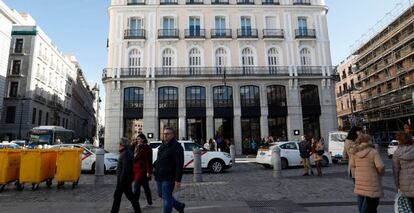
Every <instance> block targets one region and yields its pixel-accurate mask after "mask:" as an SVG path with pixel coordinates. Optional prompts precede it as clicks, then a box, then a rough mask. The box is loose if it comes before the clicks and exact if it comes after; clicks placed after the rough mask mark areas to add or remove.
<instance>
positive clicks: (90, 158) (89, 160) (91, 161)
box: [52, 144, 119, 172]
mask: <svg viewBox="0 0 414 213" xmlns="http://www.w3.org/2000/svg"><path fill="white" fill-rule="evenodd" d="M59 147H74V148H82V149H83V152H82V170H83V171H91V172H94V171H95V161H96V154H95V153H96V151H97V150H98V149H99V147H96V146H86V145H83V144H58V145H54V146H52V148H59ZM104 157H105V158H104V164H105V166H104V170H105V172H109V171H116V168H117V166H118V158H119V154H118V153H111V152H108V151H106V150H105V156H104Z"/></svg>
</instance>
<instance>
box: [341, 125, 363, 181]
mask: <svg viewBox="0 0 414 213" xmlns="http://www.w3.org/2000/svg"><path fill="white" fill-rule="evenodd" d="M360 134H362V128H361V127H358V126H353V127H352V128H351V129H350V130H349V132H348V135H347V136H346V139H345V144H344V151H343V155H342V156H343V159H344V160H348V177H350V178H352V180H354V182H355V178H354V171H353V169H352V168H351V165H350V164H349V163H350V162H351V159H350V158H351V154H350V153H349V148H350V147H351V146H352V145H355V141H356V139H357V138H358V135H360Z"/></svg>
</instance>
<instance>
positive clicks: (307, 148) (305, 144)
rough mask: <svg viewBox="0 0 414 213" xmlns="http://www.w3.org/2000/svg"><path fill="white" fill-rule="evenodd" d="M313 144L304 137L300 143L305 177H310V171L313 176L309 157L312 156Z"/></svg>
mask: <svg viewBox="0 0 414 213" xmlns="http://www.w3.org/2000/svg"><path fill="white" fill-rule="evenodd" d="M311 148H312V146H311V142H310V141H308V140H306V137H305V136H302V141H301V142H300V143H299V154H300V157H301V158H302V163H303V168H304V169H305V174H303V176H308V175H309V170H310V171H311V174H312V175H313V171H312V167H311V165H310V160H309V157H310V155H311V151H312V150H311Z"/></svg>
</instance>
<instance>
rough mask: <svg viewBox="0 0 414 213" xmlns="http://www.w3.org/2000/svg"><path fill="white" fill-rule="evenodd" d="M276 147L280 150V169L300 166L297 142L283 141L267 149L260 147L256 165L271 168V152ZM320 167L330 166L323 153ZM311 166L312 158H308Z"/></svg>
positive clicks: (327, 154) (327, 156)
mask: <svg viewBox="0 0 414 213" xmlns="http://www.w3.org/2000/svg"><path fill="white" fill-rule="evenodd" d="M276 146H278V147H279V148H280V158H281V163H282V169H287V168H289V167H290V166H301V165H302V159H301V157H300V155H299V141H283V142H277V143H273V144H271V146H269V147H261V148H259V150H258V151H257V155H256V163H258V164H261V165H263V166H264V167H265V168H270V167H272V163H271V162H272V161H271V160H272V159H271V158H272V150H273V149H274V148H275V147H276ZM322 158H323V161H322V166H324V167H326V166H328V165H329V164H332V159H331V156H330V154H329V153H328V152H327V151H325V153H324V154H323V157H322ZM310 161H311V164H312V165H314V164H315V162H314V161H313V159H312V157H311V158H310Z"/></svg>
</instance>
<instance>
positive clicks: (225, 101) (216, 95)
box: [213, 86, 233, 107]
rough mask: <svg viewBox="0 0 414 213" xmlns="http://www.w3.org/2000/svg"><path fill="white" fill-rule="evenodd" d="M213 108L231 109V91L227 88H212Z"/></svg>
mask: <svg viewBox="0 0 414 213" xmlns="http://www.w3.org/2000/svg"><path fill="white" fill-rule="evenodd" d="M213 105H214V107H233V89H232V88H231V87H229V86H216V87H214V88H213Z"/></svg>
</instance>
